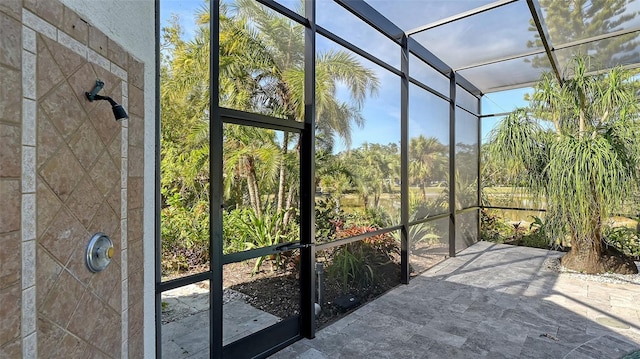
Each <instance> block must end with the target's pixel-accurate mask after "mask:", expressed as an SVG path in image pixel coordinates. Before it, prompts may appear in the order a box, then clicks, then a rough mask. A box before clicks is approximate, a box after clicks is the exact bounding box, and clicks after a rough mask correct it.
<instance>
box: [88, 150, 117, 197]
mask: <svg viewBox="0 0 640 359" xmlns="http://www.w3.org/2000/svg"><path fill="white" fill-rule="evenodd" d="M89 175H90V176H91V178H92V179H93V183H94V184H95V185H96V188H98V190H99V191H100V193H101V194H102V195H103V196H106V195H107V194H108V193H109V191H111V190H112V189H113V188H115V187H119V186H120V181H119V179H120V171H118V169H117V168H116V165H115V164H114V163H113V161H112V160H111V156H109V154H108V153H106V152H103V153H102V155H101V156H100V157H99V158H98V161H97V162H96V164H95V165H94V166H93V168H92V169H91V172H90V173H89Z"/></svg>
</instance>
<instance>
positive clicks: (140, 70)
mask: <svg viewBox="0 0 640 359" xmlns="http://www.w3.org/2000/svg"><path fill="white" fill-rule="evenodd" d="M128 74H129V83H130V84H131V85H132V86H135V87H137V88H139V89H141V90H144V63H142V62H141V61H138V60H137V59H136V58H134V57H132V56H129V71H128Z"/></svg>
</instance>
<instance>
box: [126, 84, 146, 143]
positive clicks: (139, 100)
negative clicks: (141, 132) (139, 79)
mask: <svg viewBox="0 0 640 359" xmlns="http://www.w3.org/2000/svg"><path fill="white" fill-rule="evenodd" d="M129 112H130V114H134V115H138V116H140V117H144V93H143V92H142V90H140V89H138V88H137V87H135V86H129ZM129 118H130V119H131V121H133V119H132V118H131V116H130V117H129ZM131 121H129V122H131ZM129 135H131V134H129Z"/></svg>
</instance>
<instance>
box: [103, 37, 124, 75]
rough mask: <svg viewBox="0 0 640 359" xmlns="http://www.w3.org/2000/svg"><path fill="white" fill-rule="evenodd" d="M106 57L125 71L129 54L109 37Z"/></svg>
mask: <svg viewBox="0 0 640 359" xmlns="http://www.w3.org/2000/svg"><path fill="white" fill-rule="evenodd" d="M107 57H108V58H109V60H111V61H112V62H114V63H115V64H116V65H118V66H119V67H121V68H123V69H125V71H126V69H127V68H128V62H129V58H128V57H129V56H128V55H127V53H126V52H125V51H124V49H123V48H122V46H120V45H118V44H117V43H116V42H114V41H113V40H111V39H109V52H108V55H107Z"/></svg>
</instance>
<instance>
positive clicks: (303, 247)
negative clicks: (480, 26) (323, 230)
mask: <svg viewBox="0 0 640 359" xmlns="http://www.w3.org/2000/svg"><path fill="white" fill-rule="evenodd" d="M160 1H161V0H155V4H156V46H158V48H159V45H160V43H159V40H160V35H161V34H160ZM258 1H259V2H260V3H261V4H263V5H265V6H268V7H269V8H271V9H273V10H274V11H276V12H278V13H280V14H282V15H284V16H286V17H287V18H289V19H291V20H293V21H296V22H298V23H300V24H302V25H304V26H305V50H304V51H305V52H304V57H305V60H304V67H305V78H304V85H305V116H304V122H296V121H291V120H286V119H279V118H273V117H270V116H264V115H260V114H255V113H248V112H243V111H238V110H234V109H227V108H221V107H220V106H219V99H218V97H217V96H212V97H211V98H210V99H209V101H210V102H209V106H210V115H209V116H210V119H209V126H210V128H209V130H210V134H211V138H210V141H211V143H210V151H211V153H222V151H223V124H224V123H232V124H237V125H243V126H254V127H260V128H269V129H274V130H280V131H288V132H292V133H298V134H300V136H301V151H300V178H301V181H300V182H301V184H300V211H301V222H300V244H299V248H300V253H301V263H302V264H301V268H300V285H299V288H300V297H301V307H300V308H301V314H300V316H299V317H294V318H290V319H286V320H284V321H283V322H281V323H279V324H277V325H274V326H272V327H269V328H267V329H265V330H263V331H260V332H258V333H255V334H252V335H249V336H247V337H244V338H242V339H240V340H238V341H236V342H233V343H230V344H228V345H225V346H223V340H222V327H223V324H222V312H223V304H222V285H221V283H222V268H223V266H224V265H225V264H228V263H232V262H237V261H241V260H245V259H248V258H255V257H259V256H262V255H264V254H270V253H274V252H279V251H285V250H286V249H282V247H283V245H282V244H280V245H277V246H271V247H265V248H260V249H256V250H252V251H245V252H241V253H234V254H229V255H223V253H222V243H223V240H222V239H223V238H222V235H223V234H222V210H223V198H222V193H223V183H222V173H223V164H222V157H221V156H217V157H216V156H211V158H210V169H209V170H210V173H211V186H210V198H211V205H210V208H211V209H210V210H211V213H210V243H209V253H210V254H209V255H210V257H209V260H210V263H211V267H210V268H209V270H207V271H205V272H201V273H196V274H193V275H189V276H185V277H181V278H177V279H174V280H170V281H165V282H162V280H161V258H160V248H161V238H160V204H161V202H160V200H161V198H160V191H159V189H160V151H159V150H160V130H159V129H160V125H161V123H160V122H161V121H160V103H159V101H157V102H156V165H155V170H156V178H155V180H156V196H155V202H156V203H155V215H156V223H155V245H156V251H155V261H156V263H155V268H156V273H155V281H156V283H155V299H156V300H155V305H156V357H157V358H161V356H162V348H161V338H162V336H161V327H162V325H161V316H162V312H161V298H162V293H163V292H165V291H167V290H170V289H174V288H179V287H182V286H185V285H189V284H193V283H197V282H201V281H204V280H209V281H210V283H211V286H210V292H209V296H210V298H209V299H210V303H211V304H210V315H209V338H210V357H211V358H220V357H223V356H225V357H228V356H233V357H244V356H251V357H254V356H255V357H264V356H266V355H269V354H271V353H273V352H275V351H277V350H279V349H281V348H282V347H284V346H286V345H288V344H290V343H292V342H294V341H296V340H298V339H300V338H302V337H306V338H313V337H314V336H315V315H314V305H313V304H314V302H315V295H316V293H315V265H314V263H315V256H316V251H317V250H321V249H328V248H333V247H336V246H340V245H344V244H348V243H352V242H355V241H359V240H362V239H364V238H367V237H370V236H372V235H378V234H383V233H389V232H392V231H396V230H399V231H400V232H401V278H400V282H401V283H403V284H406V283H408V282H409V280H410V277H409V254H410V253H409V243H408V242H409V238H408V237H407V230H408V228H409V227H410V226H411V225H415V224H419V223H425V222H430V221H436V220H439V219H443V218H449V225H450V230H449V251H450V256H455V218H456V216H457V215H458V214H460V213H466V212H467V211H469V210H473V209H475V210H477V208H478V207H477V206H476V207H473V208H465V209H462V210H457V209H456V208H455V192H456V189H455V162H456V161H455V120H456V117H455V110H456V108H457V107H458V106H457V105H456V100H455V96H456V86H461V87H462V88H464V89H465V90H466V91H469V92H470V93H471V94H472V95H474V96H476V97H477V98H478V101H479V97H478V96H479V95H480V91H479V90H478V89H477V88H476V87H474V86H473V85H472V84H471V83H469V82H468V81H466V80H465V79H464V78H463V77H462V76H460V75H458V74H457V73H456V72H455V71H454V70H453V69H451V68H450V67H448V66H447V65H446V64H444V63H443V62H442V61H440V60H439V59H438V58H437V57H435V56H434V55H433V54H432V53H430V52H429V51H428V50H427V49H425V48H424V47H422V46H421V45H420V44H419V43H417V42H416V41H415V40H413V39H412V38H411V37H409V36H408V35H406V34H403V33H402V32H401V31H400V33H396V32H397V31H398V30H399V28H397V27H395V26H392V25H393V24H392V23H390V22H389V21H388V20H386V19H385V18H384V17H383V16H382V15H381V14H379V13H378V12H377V11H376V10H374V9H373V8H372V7H370V6H369V5H368V4H366V3H365V2H364V1H361V0H359V1H343V0H335V1H336V2H337V3H338V4H340V5H341V6H342V7H344V8H345V9H347V10H348V11H350V12H352V13H353V14H355V15H356V16H357V17H358V18H359V19H361V20H362V21H365V22H366V23H367V24H369V25H370V26H372V27H373V28H375V29H376V30H378V31H379V32H381V33H383V34H384V35H385V36H387V37H388V38H390V39H391V40H393V41H395V42H396V43H398V44H399V45H400V46H399V49H400V56H401V69H399V70H398V69H397V68H395V67H393V66H391V65H389V64H387V63H385V62H384V61H382V60H380V59H378V58H377V57H376V56H373V55H371V54H370V53H368V52H366V51H364V50H362V49H360V48H358V47H357V46H354V45H353V44H351V43H350V42H349V41H348V40H345V39H342V38H340V37H339V36H337V35H335V34H333V33H331V32H330V31H328V30H326V29H323V28H322V27H320V26H317V25H316V24H315V10H316V1H315V0H307V1H306V2H305V16H304V17H303V16H300V15H299V14H297V13H295V12H293V11H291V10H289V9H288V8H286V7H284V6H282V5H281V4H278V3H277V2H274V1H270V0H258ZM220 4H221V0H213V1H212V2H211V8H210V12H211V19H212V21H211V23H210V24H209V26H210V29H209V30H210V32H211V34H214V35H213V36H211V37H210V48H211V49H212V51H216V49H218V48H219V37H218V36H215V34H218V33H219V8H220ZM316 34H320V35H323V36H325V37H326V38H327V39H329V40H331V41H333V42H335V43H336V44H338V45H341V46H343V47H345V48H347V49H349V50H351V51H353V52H355V53H357V54H358V55H360V56H362V57H364V58H366V59H367V60H370V61H371V62H373V63H375V64H376V65H378V66H380V67H382V68H384V69H385V70H387V71H389V72H390V73H393V74H395V75H398V76H400V78H401V84H400V86H401V128H400V131H401V146H400V150H401V154H400V157H401V158H400V162H401V168H402V170H401V221H400V224H398V225H395V226H390V227H386V228H382V229H380V230H378V231H374V232H369V233H365V234H361V235H357V236H353V237H350V238H345V239H340V240H336V241H332V242H328V243H321V244H316V243H315V214H314V213H315V186H314V182H313V178H314V173H315V86H314V83H315V41H316ZM410 53H411V54H414V56H416V57H417V58H418V59H420V60H421V61H423V62H424V63H425V64H426V65H428V66H431V67H432V68H434V69H436V70H437V71H438V72H440V73H441V74H443V75H444V76H446V77H448V78H449V81H450V93H449V96H446V95H445V94H441V93H439V92H438V91H435V90H434V89H432V88H431V87H429V86H428V85H427V84H423V83H421V82H420V81H418V80H416V79H413V78H411V76H410V71H409V54H410ZM156 71H157V74H156V91H155V95H156V98H157V99H159V98H160V88H159V84H160V77H159V73H160V61H159V55H156ZM209 71H210V78H211V82H210V88H209V90H210V93H212V94H215V93H217V90H218V86H219V64H218V63H217V62H216V61H212V63H211V66H210V69H209ZM410 83H414V84H416V85H418V86H419V87H420V88H423V89H425V90H427V91H428V92H430V93H432V94H434V95H436V96H438V97H440V98H441V99H444V100H447V101H449V104H450V114H449V126H450V128H449V139H450V147H449V152H450V159H449V172H450V181H451V183H453V185H450V186H449V198H450V199H449V201H450V204H449V210H448V213H443V214H439V215H435V216H430V217H427V218H424V219H421V220H419V221H414V222H409V211H408V207H409V173H408V163H409V158H408V157H409V156H408V146H409V134H408V131H409V129H408V121H409V119H408V105H409V84H410ZM464 110H465V111H467V112H470V111H468V110H466V109H464ZM478 153H479V151H478ZM292 244H295V245H297V242H292ZM215 283H219V284H218V285H216V284H215ZM267 332H268V333H269V334H270V337H268V336H266V335H264V333H267ZM269 338H271V339H269ZM249 344H250V345H249ZM248 347H251V348H250V349H251V350H248Z"/></svg>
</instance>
